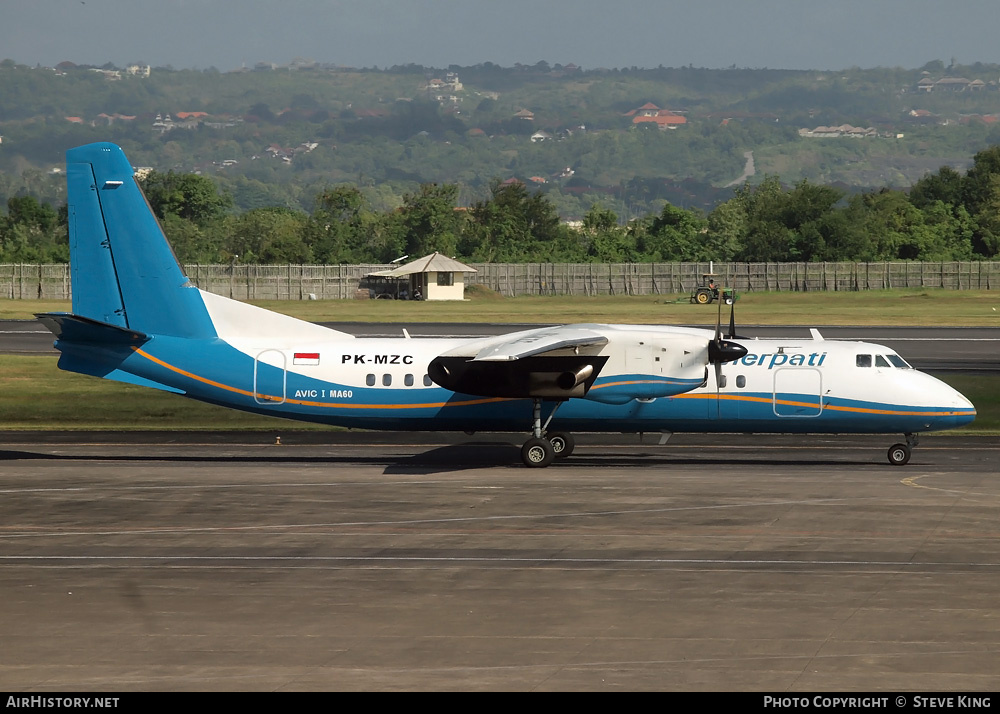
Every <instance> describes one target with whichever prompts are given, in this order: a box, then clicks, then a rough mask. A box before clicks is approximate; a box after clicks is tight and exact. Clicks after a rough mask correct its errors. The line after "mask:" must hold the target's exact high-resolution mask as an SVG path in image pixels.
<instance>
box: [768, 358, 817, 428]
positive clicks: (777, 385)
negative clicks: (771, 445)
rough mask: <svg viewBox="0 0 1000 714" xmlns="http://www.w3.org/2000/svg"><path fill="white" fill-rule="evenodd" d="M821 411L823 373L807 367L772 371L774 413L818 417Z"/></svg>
mask: <svg viewBox="0 0 1000 714" xmlns="http://www.w3.org/2000/svg"><path fill="white" fill-rule="evenodd" d="M822 413H823V374H822V373H821V372H820V371H819V370H818V369H811V368H808V367H784V368H779V369H776V370H775V371H774V414H775V416H779V417H818V416H819V415H820V414H822Z"/></svg>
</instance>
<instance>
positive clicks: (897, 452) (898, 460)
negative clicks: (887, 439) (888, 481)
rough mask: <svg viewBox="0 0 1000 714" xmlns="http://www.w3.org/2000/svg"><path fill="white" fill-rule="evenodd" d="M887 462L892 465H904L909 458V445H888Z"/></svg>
mask: <svg viewBox="0 0 1000 714" xmlns="http://www.w3.org/2000/svg"><path fill="white" fill-rule="evenodd" d="M888 456H889V463H890V464H892V465H893V466H904V465H905V464H906V463H907V462H908V461H909V460H910V447H909V446H907V445H906V444H893V445H892V446H890V447H889V454H888Z"/></svg>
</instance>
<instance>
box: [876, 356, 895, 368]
mask: <svg viewBox="0 0 1000 714" xmlns="http://www.w3.org/2000/svg"><path fill="white" fill-rule="evenodd" d="M875 366H876V367H891V366H892V365H891V364H889V360H887V359H886V358H885V357H883V356H882V355H875Z"/></svg>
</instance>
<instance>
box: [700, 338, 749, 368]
mask: <svg viewBox="0 0 1000 714" xmlns="http://www.w3.org/2000/svg"><path fill="white" fill-rule="evenodd" d="M746 353H747V348H746V347H744V346H743V345H741V344H739V343H738V342H733V341H731V340H717V341H716V340H713V341H712V342H709V343H708V361H709V362H710V363H712V364H724V363H726V362H734V361H736V360H738V359H739V358H740V357H743V356H744V355H746Z"/></svg>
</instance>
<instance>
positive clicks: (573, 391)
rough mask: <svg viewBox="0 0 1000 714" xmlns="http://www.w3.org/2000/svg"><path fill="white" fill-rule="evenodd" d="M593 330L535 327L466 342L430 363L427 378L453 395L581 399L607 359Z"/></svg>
mask: <svg viewBox="0 0 1000 714" xmlns="http://www.w3.org/2000/svg"><path fill="white" fill-rule="evenodd" d="M608 342H609V338H608V336H607V335H606V334H603V333H602V332H601V331H600V329H599V326H596V325H595V326H590V325H565V326H561V327H541V328H537V329H534V330H524V331H522V332H513V333H509V334H506V335H497V336H495V337H487V338H485V339H482V340H474V341H472V342H467V343H465V344H464V345H461V346H459V347H457V348H455V349H453V350H450V351H448V352H445V353H444V354H442V355H440V356H439V357H437V358H435V359H434V360H433V361H432V362H431V364H430V365H429V367H428V375H430V378H431V379H433V380H434V381H435V382H436V383H437V384H439V385H441V386H442V387H445V388H447V389H451V390H452V391H456V392H463V393H465V394H481V395H485V396H495V397H517V398H523V397H536V396H537V397H555V398H562V399H566V398H569V397H581V396H584V395H585V394H586V393H587V391H588V390H589V389H590V387H591V385H593V383H594V380H595V379H597V375H598V374H599V373H600V371H601V368H602V367H604V364H605V363H606V362H607V360H608V358H607V356H602V355H601V354H600V351H601V348H602V347H603V346H604V345H606V344H608Z"/></svg>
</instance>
